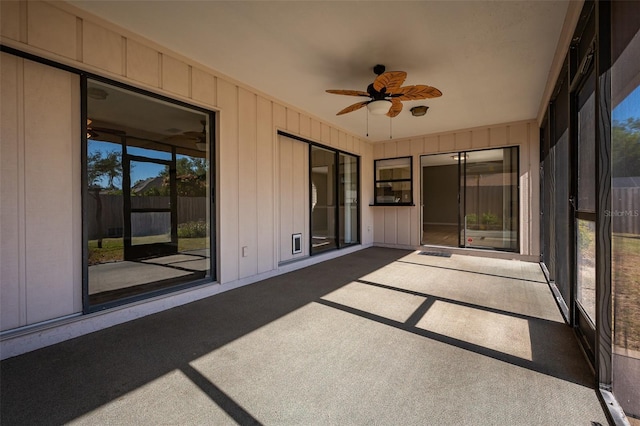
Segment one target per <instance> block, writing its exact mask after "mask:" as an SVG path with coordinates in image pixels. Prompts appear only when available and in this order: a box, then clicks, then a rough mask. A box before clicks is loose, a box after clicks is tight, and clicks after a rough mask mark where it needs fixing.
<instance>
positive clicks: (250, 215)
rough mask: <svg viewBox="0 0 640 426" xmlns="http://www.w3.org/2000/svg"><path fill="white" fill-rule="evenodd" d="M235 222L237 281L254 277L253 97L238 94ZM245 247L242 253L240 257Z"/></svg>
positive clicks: (255, 176) (254, 111) (256, 215)
mask: <svg viewBox="0 0 640 426" xmlns="http://www.w3.org/2000/svg"><path fill="white" fill-rule="evenodd" d="M238 95H239V96H238V104H239V107H238V142H239V144H238V158H239V173H238V178H239V182H238V191H239V193H238V195H239V200H238V218H239V246H240V251H239V253H238V254H239V262H240V275H239V277H240V278H246V277H250V276H253V275H255V274H257V273H258V224H257V222H258V205H257V179H258V176H257V173H256V170H257V167H258V163H257V161H258V159H257V156H256V150H257V141H256V137H257V127H256V121H257V117H256V114H257V112H256V109H257V100H256V95H255V94H253V93H251V92H249V91H247V90H245V89H239V91H238ZM244 247H246V249H245V250H246V253H242V250H243V248H244Z"/></svg>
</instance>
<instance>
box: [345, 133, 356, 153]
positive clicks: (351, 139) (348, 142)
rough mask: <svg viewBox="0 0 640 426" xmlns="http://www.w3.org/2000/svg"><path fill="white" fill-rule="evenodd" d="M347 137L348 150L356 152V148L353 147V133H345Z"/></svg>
mask: <svg viewBox="0 0 640 426" xmlns="http://www.w3.org/2000/svg"><path fill="white" fill-rule="evenodd" d="M345 138H346V140H347V141H346V148H345V149H346V150H347V151H348V152H351V153H354V149H353V136H351V135H345Z"/></svg>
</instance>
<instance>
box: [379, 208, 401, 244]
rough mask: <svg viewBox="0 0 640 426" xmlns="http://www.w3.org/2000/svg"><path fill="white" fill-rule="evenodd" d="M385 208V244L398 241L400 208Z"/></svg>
mask: <svg viewBox="0 0 640 426" xmlns="http://www.w3.org/2000/svg"><path fill="white" fill-rule="evenodd" d="M383 208H384V242H385V244H397V243H398V216H397V214H398V209H397V207H383Z"/></svg>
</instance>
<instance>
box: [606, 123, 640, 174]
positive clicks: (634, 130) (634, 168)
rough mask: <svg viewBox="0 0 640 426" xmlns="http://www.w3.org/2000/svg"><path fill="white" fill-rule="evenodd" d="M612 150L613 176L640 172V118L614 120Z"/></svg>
mask: <svg viewBox="0 0 640 426" xmlns="http://www.w3.org/2000/svg"><path fill="white" fill-rule="evenodd" d="M611 151H612V152H611V156H612V158H613V167H612V176H613V177H631V176H638V175H639V174H640V118H633V117H629V118H627V120H626V121H618V120H614V121H613V129H612V138H611Z"/></svg>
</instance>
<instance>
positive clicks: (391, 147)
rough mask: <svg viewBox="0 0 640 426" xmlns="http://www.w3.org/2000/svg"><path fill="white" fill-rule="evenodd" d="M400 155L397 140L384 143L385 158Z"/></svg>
mask: <svg viewBox="0 0 640 426" xmlns="http://www.w3.org/2000/svg"><path fill="white" fill-rule="evenodd" d="M397 156H398V150H397V148H396V143H395V142H385V143H384V158H393V157H397Z"/></svg>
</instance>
